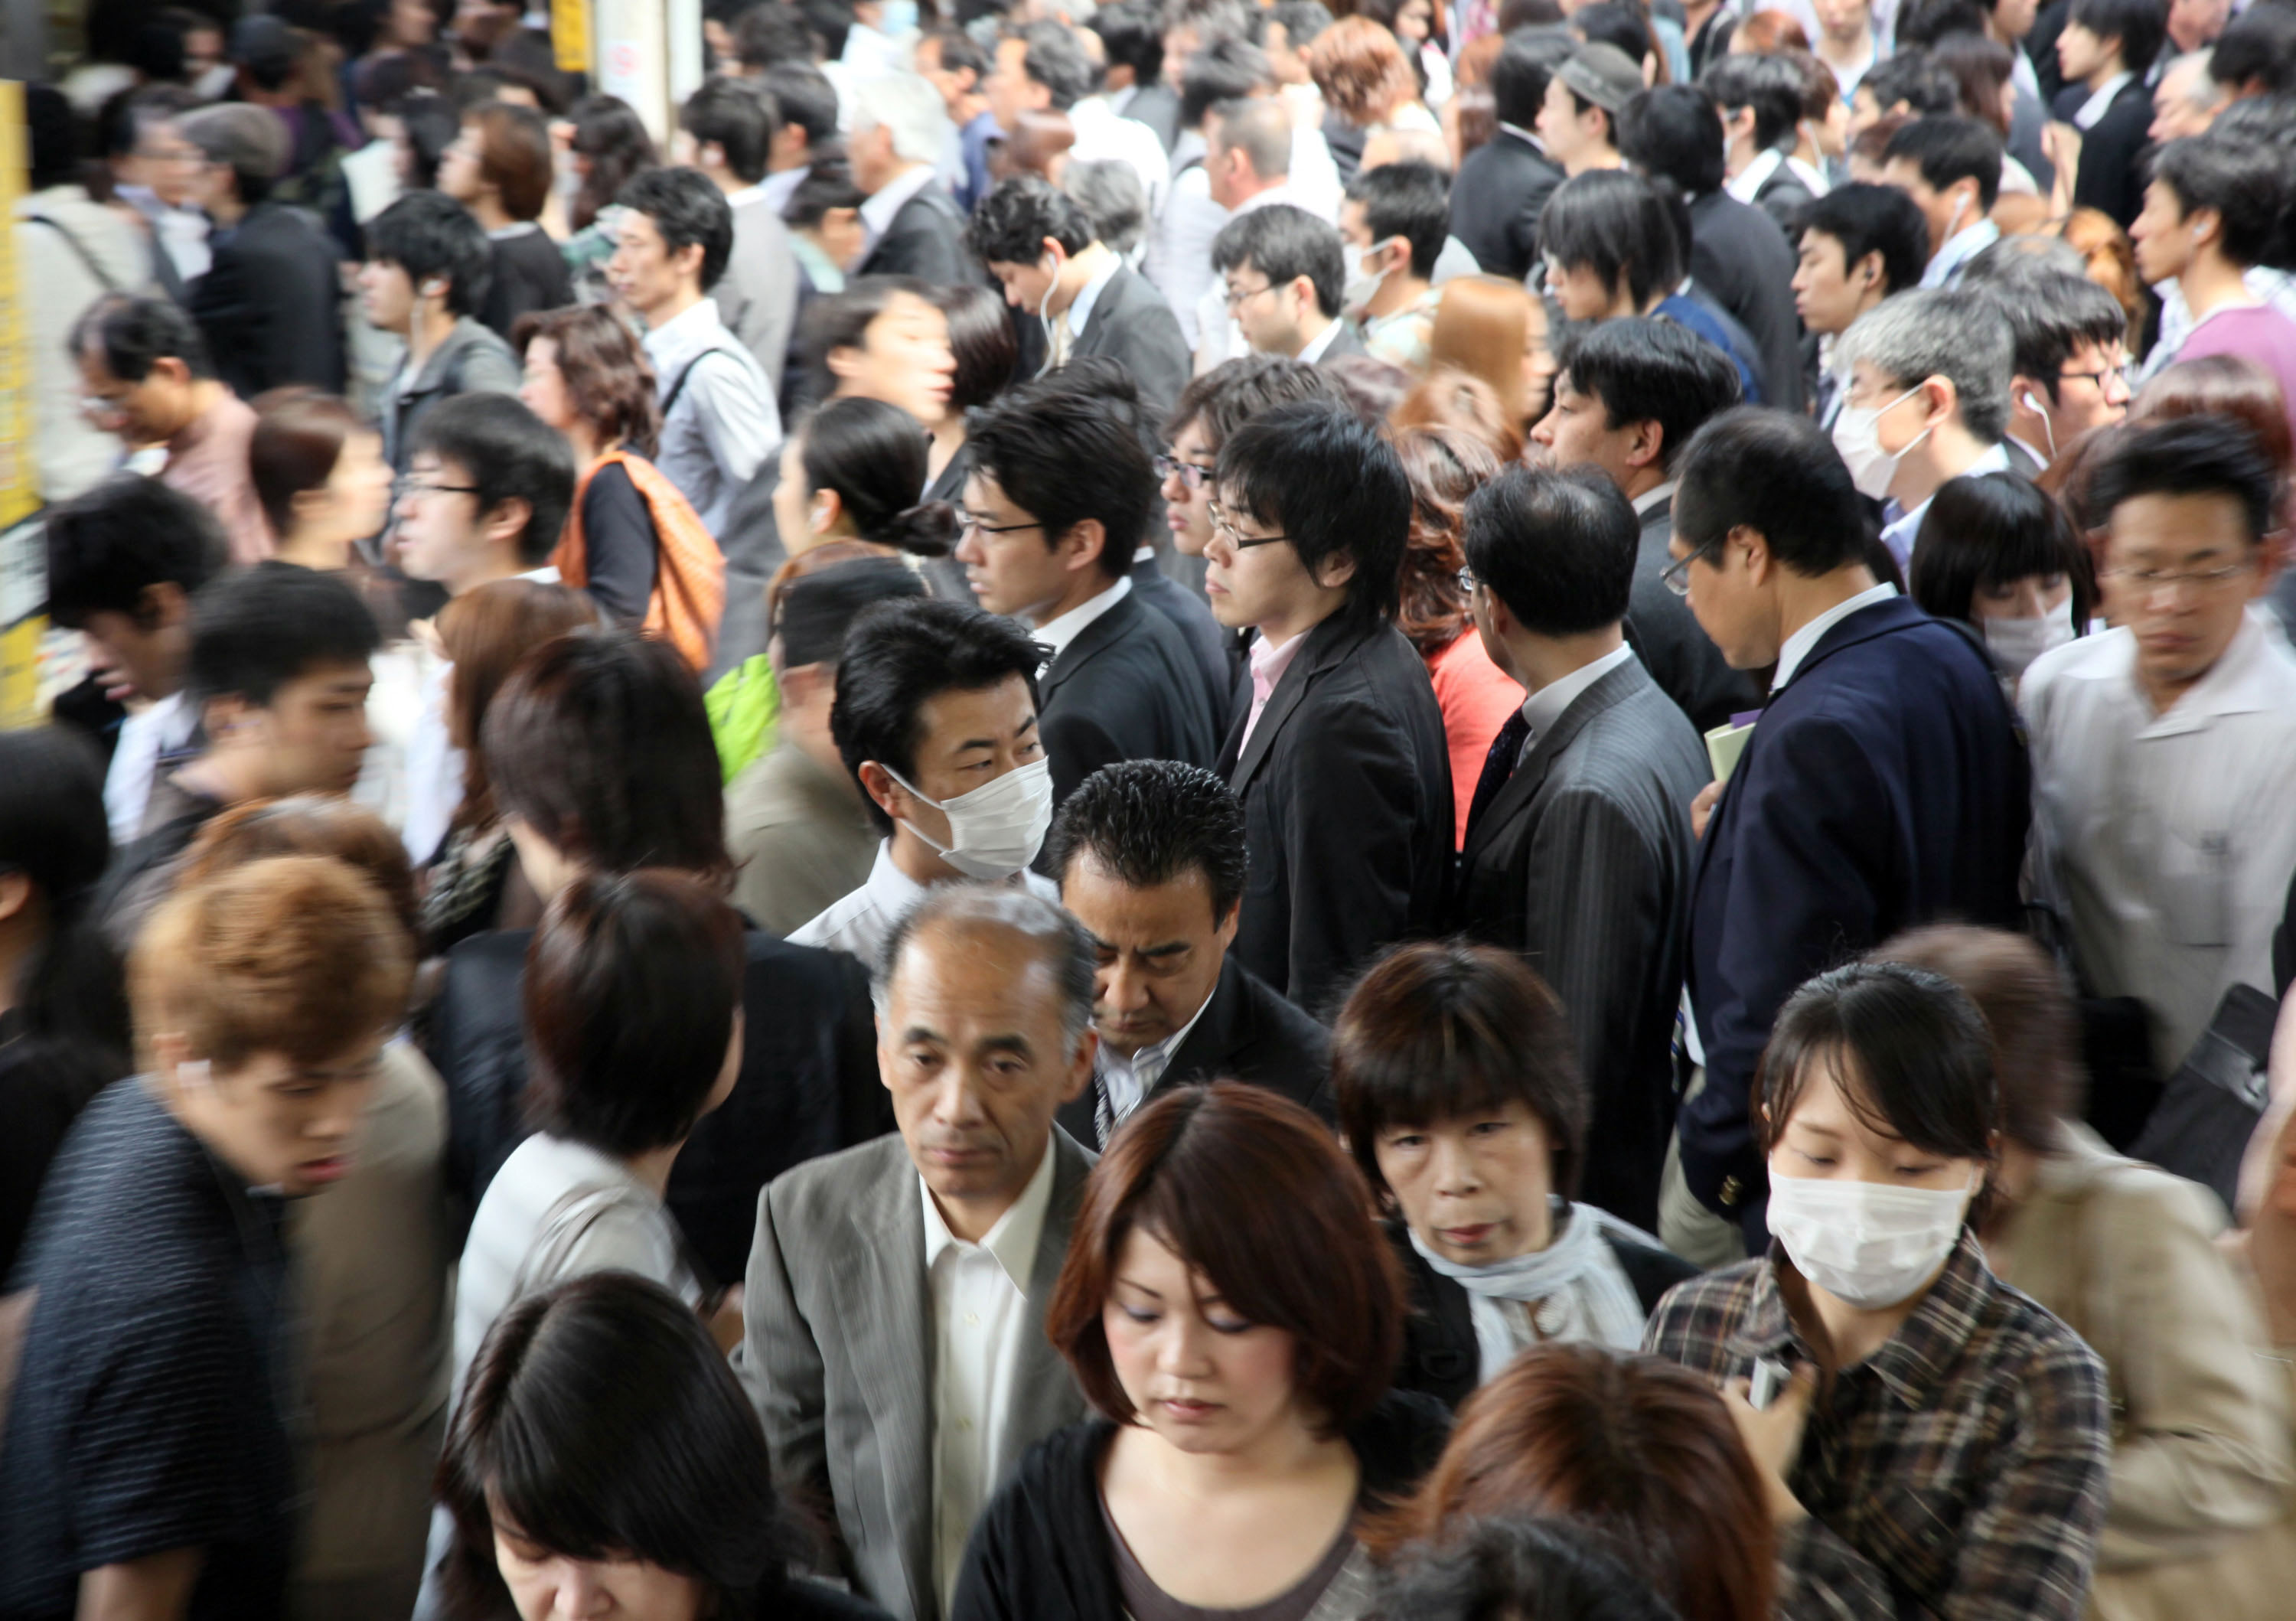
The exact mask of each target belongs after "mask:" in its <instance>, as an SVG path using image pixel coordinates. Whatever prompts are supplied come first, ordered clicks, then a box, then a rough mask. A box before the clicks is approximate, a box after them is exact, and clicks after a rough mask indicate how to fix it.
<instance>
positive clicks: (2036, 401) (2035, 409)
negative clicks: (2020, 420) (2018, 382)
mask: <svg viewBox="0 0 2296 1621" xmlns="http://www.w3.org/2000/svg"><path fill="white" fill-rule="evenodd" d="M2017 403H2018V404H2019V405H2022V406H2024V407H2025V409H2026V410H2028V411H2030V412H2031V413H2033V414H2034V415H2035V416H2046V415H2048V414H2049V408H2048V407H2047V406H2046V405H2043V404H2041V397H2040V396H2039V395H2038V394H2036V393H2034V392H2033V391H2032V390H2031V389H2026V390H2025V391H2024V392H2023V393H2022V394H2020V395H2019V396H2018V397H2017Z"/></svg>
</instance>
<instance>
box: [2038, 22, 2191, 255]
mask: <svg viewBox="0 0 2296 1621" xmlns="http://www.w3.org/2000/svg"><path fill="white" fill-rule="evenodd" d="M2168 29H2169V8H2168V6H2167V5H2165V4H2162V0H2073V5H2072V8H2071V11H2069V12H2067V13H2066V16H2065V27H2064V32H2062V34H2059V35H2058V36H2057V65H2058V67H2059V68H2060V69H2061V70H2062V71H2063V74H2064V79H2065V87H2064V88H2063V89H2062V90H2060V91H2058V92H2057V98H2056V101H2055V102H2054V103H2053V104H2052V106H2051V111H2053V112H2054V114H2055V115H2056V117H2057V118H2058V119H2062V121H2064V122H2065V123H2068V124H2070V125H2071V126H2072V127H2074V128H2075V129H2076V130H2077V131H2079V135H2080V168H2079V169H2078V170H2077V171H2076V172H2075V174H2074V176H2073V207H2075V208H2077V209H2101V210H2102V211H2103V212H2104V213H2106V214H2109V215H2111V216H2112V223H2113V224H2115V225H2119V226H2120V228H2121V229H2122V230H2124V231H2126V230H2128V227H2129V226H2130V225H2132V224H2134V223H2135V221H2136V216H2137V214H2138V213H2139V212H2140V211H2141V210H2142V209H2144V180H2145V176H2143V175H2141V174H2139V173H2138V172H2137V168H2136V158H2137V154H2138V153H2139V152H2141V151H2143V150H2144V145H2145V143H2146V141H2147V140H2148V139H2149V138H2150V131H2151V129H2152V127H2153V90H2152V86H2149V85H2147V84H2146V83H2145V81H2144V76H2145V75H2146V74H2147V73H2148V72H2150V71H2151V70H2152V67H2153V58H2154V57H2156V56H2158V55H2159V54H2160V53H2161V40H2162V39H2163V38H2165V37H2167V34H2168Z"/></svg>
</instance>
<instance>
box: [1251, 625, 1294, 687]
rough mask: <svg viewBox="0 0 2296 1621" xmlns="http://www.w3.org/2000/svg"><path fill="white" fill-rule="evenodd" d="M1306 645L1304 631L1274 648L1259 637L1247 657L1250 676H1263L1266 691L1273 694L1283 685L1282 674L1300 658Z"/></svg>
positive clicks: (1263, 638) (1265, 639)
mask: <svg viewBox="0 0 2296 1621" xmlns="http://www.w3.org/2000/svg"><path fill="white" fill-rule="evenodd" d="M1307 643H1308V633H1307V632H1306V631H1304V630H1303V631H1301V632H1300V634H1298V635H1296V636H1293V637H1292V639H1291V640H1290V641H1289V642H1286V643H1282V644H1281V645H1275V646H1272V645H1270V644H1269V643H1268V640H1267V637H1266V636H1261V637H1259V638H1258V639H1257V640H1255V641H1254V642H1253V643H1252V644H1251V653H1250V654H1249V655H1248V656H1247V657H1248V661H1249V662H1250V664H1251V673H1252V675H1254V676H1255V677H1261V676H1264V677H1265V678H1266V679H1267V690H1268V691H1269V692H1275V689H1276V688H1277V687H1278V686H1279V685H1281V684H1283V672H1284V671H1286V670H1288V669H1290V668H1291V667H1292V660H1293V659H1297V658H1298V657H1299V656H1300V649H1301V648H1302V647H1304V646H1306V645H1307Z"/></svg>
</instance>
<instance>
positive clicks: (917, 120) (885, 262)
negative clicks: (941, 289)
mask: <svg viewBox="0 0 2296 1621" xmlns="http://www.w3.org/2000/svg"><path fill="white" fill-rule="evenodd" d="M947 130H948V113H947V109H946V108H945V107H944V106H943V105H942V104H941V99H940V92H939V91H938V90H936V89H934V88H933V87H932V85H931V83H930V82H929V81H927V80H925V79H922V78H918V77H917V76H916V75H915V74H914V73H896V74H888V75H885V76H884V77H882V78H873V79H870V80H868V81H867V82H866V83H865V84H863V85H862V86H860V88H859V89H857V90H856V91H855V92H854V93H853V135H852V140H851V141H850V142H849V144H848V148H847V150H848V151H849V155H850V157H851V160H852V165H853V182H854V184H856V185H857V186H859V187H860V188H861V190H862V191H863V192H865V193H866V194H867V196H868V201H866V202H865V203H863V204H862V205H861V224H862V225H863V227H864V228H865V230H866V231H867V232H868V233H869V249H868V251H867V253H866V254H865V255H864V256H863V258H862V260H861V264H860V267H859V268H858V269H857V270H856V271H855V273H854V274H856V275H913V276H915V277H916V278H918V279H919V280H920V281H925V282H933V283H934V284H935V285H937V286H947V285H951V284H953V283H955V282H978V281H980V280H981V274H980V266H979V265H978V264H976V263H975V262H974V260H973V258H972V253H971V252H970V251H968V250H966V248H965V245H964V215H963V214H961V213H959V212H958V211H957V207H956V204H955V201H953V200H952V199H951V198H950V197H949V194H948V193H947V192H946V191H945V190H943V189H942V187H941V185H940V183H939V175H938V173H937V172H936V170H935V168H934V166H935V165H936V164H938V163H939V161H940V155H941V148H942V146H943V144H944V143H946V141H947Z"/></svg>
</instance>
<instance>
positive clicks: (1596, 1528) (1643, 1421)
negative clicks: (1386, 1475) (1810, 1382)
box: [1364, 1344, 1776, 1621]
mask: <svg viewBox="0 0 2296 1621" xmlns="http://www.w3.org/2000/svg"><path fill="white" fill-rule="evenodd" d="M1501 1514H1531V1515H1556V1516H1561V1517H1562V1518H1566V1519H1570V1520H1572V1521H1574V1522H1575V1523H1576V1524H1578V1525H1579V1526H1582V1527H1587V1528H1588V1529H1590V1530H1592V1531H1593V1532H1595V1534H1596V1535H1598V1536H1600V1537H1601V1538H1602V1539H1603V1540H1604V1541H1605V1542H1607V1543H1609V1544H1610V1546H1611V1551H1613V1552H1614V1553H1615V1554H1616V1555H1617V1556H1618V1557H1620V1558H1621V1559H1622V1560H1625V1562H1626V1563H1627V1565H1628V1568H1631V1569H1634V1570H1636V1571H1638V1572H1640V1573H1641V1574H1642V1575H1643V1576H1644V1577H1645V1578H1647V1579H1648V1581H1649V1582H1650V1584H1651V1587H1652V1590H1653V1591H1654V1592H1657V1593H1658V1595H1659V1596H1660V1597H1661V1598H1662V1599H1664V1600H1666V1601H1668V1602H1669V1603H1670V1604H1672V1605H1673V1606H1674V1608H1675V1609H1677V1611H1679V1612H1680V1614H1681V1616H1682V1621H1769V1615H1770V1601H1771V1596H1772V1590H1773V1588H1774V1587H1775V1583H1776V1576H1775V1567H1774V1565H1773V1560H1774V1559H1775V1552H1774V1549H1773V1542H1774V1534H1773V1532H1772V1530H1771V1526H1770V1515H1769V1507H1768V1503H1767V1499H1766V1498H1765V1496H1764V1494H1763V1489H1762V1480H1761V1476H1760V1475H1759V1473H1758V1472H1757V1471H1756V1470H1755V1468H1754V1461H1753V1460H1752V1459H1751V1457H1749V1456H1748V1455H1747V1453H1746V1447H1745V1444H1744V1443H1743V1441H1741V1440H1740V1439H1739V1438H1738V1427H1737V1425H1736V1423H1735V1422H1734V1420H1732V1419H1731V1417H1730V1412H1729V1409H1727V1408H1726V1407H1725V1406H1724V1405H1723V1404H1722V1398H1721V1396H1719V1395H1718V1394H1717V1393H1716V1392H1715V1390H1714V1389H1713V1388H1712V1387H1711V1386H1710V1385H1708V1384H1707V1383H1706V1381H1705V1380H1703V1379H1700V1378H1699V1377H1698V1376H1697V1375H1696V1374H1694V1373H1693V1372H1691V1371H1689V1370H1688V1369H1686V1368H1683V1367H1680V1366H1678V1365H1677V1364H1676V1363H1670V1362H1666V1361H1663V1360H1661V1358H1659V1357H1655V1356H1641V1355H1621V1354H1620V1353H1618V1352H1615V1351H1610V1350H1606V1349H1604V1348H1603V1347H1600V1346H1592V1345H1581V1344H1568V1345H1566V1344H1555V1345H1544V1346H1534V1347H1531V1348H1530V1349H1529V1350H1527V1351H1525V1352H1523V1353H1522V1355H1520V1356H1518V1357H1516V1358H1515V1359H1514V1361H1513V1363H1509V1364H1508V1365H1507V1368H1506V1370H1505V1371H1504V1372H1502V1373H1501V1374H1500V1375H1499V1376H1498V1377H1497V1379H1493V1380H1492V1381H1491V1382H1490V1383H1489V1384H1488V1385H1485V1386H1484V1387H1483V1388H1481V1389H1480V1390H1478V1391H1476V1392H1475V1394H1474V1395H1473V1396H1470V1397H1469V1398H1468V1399H1467V1401H1466V1404H1464V1406H1462V1407H1461V1408H1460V1409H1459V1418H1458V1422H1457V1424H1456V1426H1455V1427H1454V1428H1453V1429H1452V1431H1451V1440H1450V1444H1449V1445H1447V1446H1446V1447H1444V1449H1443V1456H1442V1458H1441V1459H1440V1461H1438V1462H1437V1463H1436V1465H1435V1469H1434V1471H1433V1473H1431V1474H1430V1475H1429V1476H1428V1477H1427V1479H1426V1481H1425V1482H1424V1483H1423V1485H1422V1486H1420V1488H1419V1490H1418V1491H1417V1492H1416V1493H1415V1494H1413V1495H1412V1497H1411V1498H1410V1500H1409V1501H1408V1502H1405V1503H1404V1504H1403V1505H1402V1506H1401V1507H1400V1508H1399V1509H1398V1510H1395V1511H1394V1512H1393V1513H1392V1514H1390V1515H1387V1516H1385V1517H1383V1518H1382V1519H1379V1520H1375V1521H1374V1522H1373V1524H1372V1525H1370V1526H1369V1527H1366V1529H1365V1533H1364V1540H1365V1542H1366V1543H1369V1544H1370V1545H1371V1547H1372V1549H1373V1551H1374V1553H1377V1554H1379V1555H1381V1556H1382V1557H1391V1556H1392V1555H1393V1554H1394V1553H1395V1552H1396V1551H1398V1549H1400V1548H1401V1547H1403V1546H1404V1545H1405V1544H1406V1543H1413V1542H1420V1541H1431V1542H1440V1541H1441V1540H1442V1537H1443V1534H1444V1530H1445V1527H1448V1526H1451V1525H1455V1524H1463V1523H1464V1522H1466V1521H1469V1520H1472V1519H1482V1518H1485V1517H1488V1516H1492V1515H1501Z"/></svg>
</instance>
